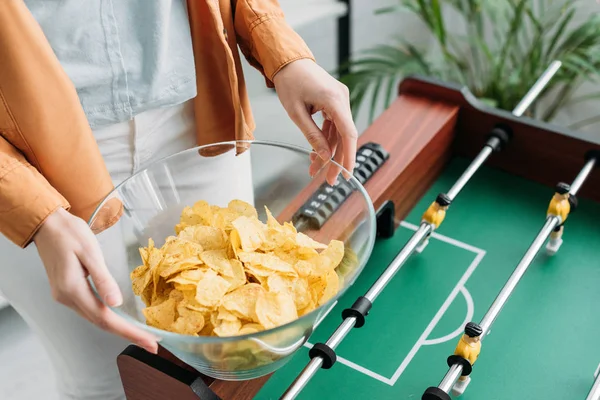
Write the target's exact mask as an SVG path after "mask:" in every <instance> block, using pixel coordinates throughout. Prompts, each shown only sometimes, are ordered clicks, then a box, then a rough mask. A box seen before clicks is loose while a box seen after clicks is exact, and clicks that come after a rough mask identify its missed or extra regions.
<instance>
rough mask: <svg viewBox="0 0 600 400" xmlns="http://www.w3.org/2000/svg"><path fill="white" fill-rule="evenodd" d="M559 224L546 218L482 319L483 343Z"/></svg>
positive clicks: (555, 219) (556, 220) (554, 219)
mask: <svg viewBox="0 0 600 400" xmlns="http://www.w3.org/2000/svg"><path fill="white" fill-rule="evenodd" d="M559 223H560V219H559V218H558V217H555V216H549V217H548V218H546V222H545V223H544V226H543V227H542V229H541V230H540V232H539V233H538V235H537V236H536V237H535V239H534V241H533V243H531V246H529V249H527V252H525V255H524V256H523V258H522V259H521V261H520V262H519V264H518V265H517V267H516V268H515V270H514V272H513V273H512V275H511V276H510V278H508V281H506V284H505V285H504V287H503V288H502V290H501V291H500V293H498V296H497V297H496V299H495V300H494V302H493V303H492V305H491V306H490V308H489V309H488V311H487V312H486V313H485V315H484V316H483V318H482V319H481V322H480V323H479V326H481V330H482V331H483V333H482V334H481V340H482V341H483V338H484V337H485V335H487V333H488V331H489V329H490V328H491V326H492V324H493V323H494V321H495V320H496V318H497V317H498V315H499V314H500V311H502V308H503V307H504V305H505V304H506V302H507V301H508V298H509V297H510V295H511V294H512V292H513V291H514V290H515V287H516V286H517V284H518V283H519V281H520V280H521V278H522V277H523V275H524V274H525V271H527V268H529V266H530V265H531V263H532V262H533V259H534V258H535V256H536V254H537V253H538V252H539V251H540V249H541V248H542V246H543V245H544V243H545V242H546V240H547V239H548V237H549V236H550V233H552V231H553V230H554V228H556V226H557V225H558V224H559Z"/></svg>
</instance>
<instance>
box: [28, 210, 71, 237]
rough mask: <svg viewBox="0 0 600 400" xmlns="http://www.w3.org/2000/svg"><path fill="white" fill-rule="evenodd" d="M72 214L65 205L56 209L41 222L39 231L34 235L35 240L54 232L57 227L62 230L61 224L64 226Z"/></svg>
mask: <svg viewBox="0 0 600 400" xmlns="http://www.w3.org/2000/svg"><path fill="white" fill-rule="evenodd" d="M70 216H71V214H70V213H69V212H68V211H67V210H65V209H64V208H63V207H58V208H57V209H56V210H55V211H53V212H52V213H50V214H49V215H48V216H47V217H46V219H45V220H44V221H43V222H42V223H41V224H40V227H39V228H38V230H37V232H36V233H35V234H34V235H33V238H32V240H33V242H34V243H35V242H36V241H38V240H40V238H42V239H43V238H44V237H46V236H48V235H51V234H52V232H54V231H56V230H57V229H58V230H60V229H61V228H60V227H61V226H64V224H65V222H66V221H67V219H68V218H69V217H70Z"/></svg>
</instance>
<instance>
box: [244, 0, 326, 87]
mask: <svg viewBox="0 0 600 400" xmlns="http://www.w3.org/2000/svg"><path fill="white" fill-rule="evenodd" d="M233 3H234V13H235V15H234V18H235V19H234V24H235V30H236V36H237V41H238V45H239V47H240V50H241V51H242V53H243V54H244V56H245V57H246V59H247V60H248V62H249V63H250V64H251V65H252V66H253V67H255V68H256V69H258V70H259V71H260V72H261V73H262V74H263V75H264V77H265V79H266V83H267V86H269V87H273V86H274V85H273V77H274V76H275V75H276V74H277V72H279V71H280V70H281V69H282V68H283V67H285V66H286V65H287V64H289V63H291V62H293V61H296V60H299V59H303V58H307V59H311V60H313V61H314V56H313V54H312V52H311V51H310V49H309V48H308V46H307V45H306V43H305V42H304V40H303V39H302V38H301V37H300V35H298V34H297V33H296V32H295V31H294V30H293V29H292V27H291V26H289V24H288V23H287V21H286V20H285V16H284V14H283V11H282V10H281V7H280V6H279V3H278V2H277V0H236V1H234V2H233Z"/></svg>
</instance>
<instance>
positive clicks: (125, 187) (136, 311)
mask: <svg viewBox="0 0 600 400" xmlns="http://www.w3.org/2000/svg"><path fill="white" fill-rule="evenodd" d="M309 156H310V152H309V151H307V150H304V149H302V148H299V147H295V146H291V145H286V144H281V143H273V142H264V141H232V142H224V143H218V144H212V145H207V146H200V147H195V148H192V149H189V150H186V151H183V152H180V153H177V154H174V155H172V156H169V157H166V158H164V159H161V160H158V161H155V162H153V163H152V164H150V165H149V166H147V167H145V168H144V169H142V170H140V171H139V172H137V173H135V174H134V175H133V176H131V177H130V178H128V179H126V180H125V181H123V182H122V183H120V184H119V185H118V186H117V187H116V188H115V189H114V190H113V191H112V192H111V193H110V194H109V195H108V196H107V197H106V198H105V199H104V201H103V202H102V203H101V204H100V205H99V206H98V208H97V209H96V210H95V212H94V215H93V216H92V217H91V219H90V221H89V225H90V226H91V227H92V228H94V229H97V228H99V225H100V224H101V223H104V222H103V221H104V219H102V216H103V215H106V211H107V210H108V209H111V208H112V209H114V207H115V205H116V206H118V207H119V209H122V213H121V216H120V218H119V220H118V221H117V222H116V223H114V224H112V225H110V227H109V228H103V229H102V230H101V232H100V233H99V234H98V235H97V237H98V239H99V242H100V244H101V247H102V251H103V255H104V258H105V261H106V263H107V266H108V267H109V269H110V270H111V273H112V274H113V276H114V277H115V279H116V280H117V282H118V284H119V287H120V289H121V292H122V293H123V297H124V301H123V304H122V305H121V306H119V307H114V308H113V310H114V311H115V312H116V313H117V314H118V315H120V316H121V317H123V318H124V319H125V320H127V321H128V322H130V323H132V324H134V325H136V326H139V327H142V328H143V329H145V330H146V331H149V332H151V333H152V334H154V335H156V336H158V338H159V339H160V345H161V346H163V347H164V348H165V349H167V350H168V351H170V352H171V353H173V354H174V355H175V356H177V357H178V358H180V359H181V360H182V361H183V362H185V363H187V364H189V365H190V366H192V367H194V368H195V369H197V370H198V371H199V372H201V373H202V374H205V375H207V376H210V377H213V378H216V379H223V380H246V379H253V378H257V377H260V376H263V375H266V374H269V373H271V372H273V371H275V370H276V369H278V368H279V367H281V366H282V365H283V364H285V363H286V362H287V361H288V360H289V359H290V358H291V357H292V356H293V354H294V353H295V352H296V351H297V350H298V349H299V348H300V347H302V346H303V345H304V343H305V342H306V341H307V340H308V338H309V337H310V335H311V333H312V331H313V329H314V327H315V326H316V324H318V323H319V322H320V320H321V319H322V318H324V317H325V315H326V313H327V312H328V311H329V310H330V309H331V308H332V307H333V305H334V303H335V302H336V301H337V299H338V298H339V297H340V296H342V295H343V294H344V293H345V291H346V290H347V289H348V287H350V286H351V285H352V284H353V283H354V282H355V280H356V278H357V277H358V276H359V274H360V273H361V271H362V269H363V268H364V266H365V263H366V262H367V259H368V257H369V256H370V253H371V251H372V248H373V244H374V241H375V225H376V219H375V212H374V209H373V204H372V203H371V200H370V198H369V196H368V194H367V192H366V191H365V189H364V188H363V187H362V186H361V184H360V183H359V182H358V181H357V180H356V179H355V178H354V177H353V176H352V175H349V174H347V175H346V176H347V177H348V179H345V178H344V177H343V175H339V177H338V179H337V182H336V183H335V184H334V185H329V184H328V183H327V181H326V176H327V171H328V169H329V167H328V166H326V167H324V168H322V169H321V171H319V172H318V173H316V175H315V176H314V177H310V176H309V166H310V159H309ZM330 165H331V166H336V167H339V168H341V167H340V166H339V165H337V164H334V163H333V161H331V164H330ZM317 190H321V191H324V193H327V194H328V196H329V197H328V200H327V199H326V200H325V203H326V204H325V205H321V207H320V208H317V209H314V210H313V211H314V212H315V215H316V216H318V215H319V214H320V215H321V217H323V216H326V217H327V215H328V214H329V218H328V219H327V221H326V222H325V223H324V224H321V225H319V224H316V225H315V220H314V219H311V218H308V217H307V215H306V214H302V212H303V210H306V207H303V206H304V205H308V206H310V203H311V202H313V201H317V202H319V201H320V200H321V199H323V198H322V197H321V198H318V197H314V196H313V195H315V193H316V191H317ZM317 195H318V194H317ZM317 195H315V196H317ZM345 196H346V197H345ZM332 198H334V199H336V200H338V202H340V200H343V201H341V205H340V206H339V207H336V206H335V203H331V201H332V200H331V199H332ZM234 199H239V200H242V201H245V202H247V203H250V204H251V205H253V206H254V207H255V209H256V210H257V212H258V217H259V218H260V220H261V221H263V222H265V221H266V211H265V206H266V207H268V209H269V210H270V212H271V213H272V215H273V216H274V217H275V218H276V219H277V220H278V221H279V222H280V223H282V224H283V223H284V222H285V221H292V222H293V224H294V227H295V228H296V229H297V231H298V232H302V233H304V234H306V235H308V236H309V237H310V238H312V239H315V240H318V241H320V242H321V243H323V244H328V243H329V241H330V240H334V239H335V240H340V241H342V242H343V243H344V250H345V251H344V258H343V260H342V262H341V263H340V265H339V267H338V268H337V269H336V272H337V275H338V277H339V282H340V284H339V290H338V291H337V293H335V294H334V295H333V296H332V297H331V298H329V300H327V301H325V302H323V303H322V304H320V305H319V306H318V307H317V308H315V309H314V310H312V311H310V312H307V313H305V314H304V315H301V316H299V317H298V318H297V319H295V320H293V321H291V322H287V323H285V324H283V325H279V326H276V327H273V328H271V329H265V330H262V331H258V332H254V333H247V334H242V335H239V334H238V335H235V336H225V337H221V336H216V335H211V336H193V335H184V334H180V333H175V332H172V331H168V330H162V329H158V328H155V327H153V326H150V325H148V324H147V323H146V319H145V317H144V314H143V313H142V310H143V309H144V307H145V304H144V303H143V302H142V300H141V299H140V297H139V296H136V295H135V294H134V291H133V289H132V280H131V279H132V278H131V275H130V274H131V272H132V271H133V270H134V269H135V268H136V267H138V266H139V265H141V264H143V261H142V256H141V253H140V247H147V246H148V243H149V239H150V238H151V239H152V240H153V241H154V244H155V246H156V247H160V246H162V245H163V244H164V243H165V239H166V238H167V237H169V236H174V235H176V233H175V226H176V225H177V224H178V223H179V222H180V217H181V214H182V211H183V210H184V208H185V207H186V206H188V207H192V206H193V205H194V204H195V203H196V202H198V201H200V200H204V201H206V202H207V203H209V204H211V205H215V206H219V207H227V206H228V204H229V202H230V201H231V200H234ZM344 199H345V200H344ZM313 205H315V204H313ZM316 205H319V204H316ZM328 210H329V211H328ZM331 210H334V212H333V213H331ZM309 214H310V212H309ZM90 284H91V285H92V288H93V289H94V291H95V290H96V289H95V287H94V284H93V282H92V281H91V280H90ZM96 295H98V293H97V292H96ZM299 315H300V314H299ZM205 317H206V320H208V319H209V317H208V316H205Z"/></svg>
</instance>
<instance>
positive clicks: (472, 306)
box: [423, 286, 475, 346]
mask: <svg viewBox="0 0 600 400" xmlns="http://www.w3.org/2000/svg"><path fill="white" fill-rule="evenodd" d="M460 293H462V295H463V297H464V298H465V302H466V303H467V315H466V317H465V320H464V321H463V322H462V324H460V325H459V326H458V328H456V330H455V331H454V332H452V333H449V334H447V335H446V336H442V337H441V338H436V339H426V340H425V341H424V342H423V344H424V345H427V346H430V345H432V344H440V343H444V342H447V341H449V340H452V339H454V338H455V337H457V336H458V335H460V334H461V333H462V332H463V330H464V329H465V325H466V324H467V322H469V321H471V319H472V318H473V314H474V313H475V304H473V298H472V297H471V293H469V290H468V289H467V288H466V287H464V286H463V287H461V288H460Z"/></svg>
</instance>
